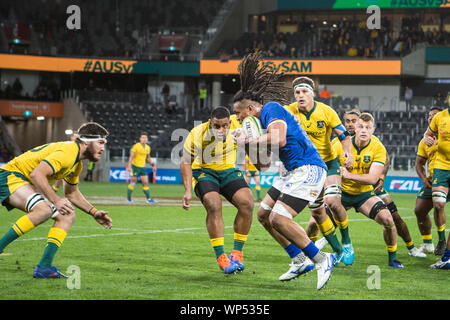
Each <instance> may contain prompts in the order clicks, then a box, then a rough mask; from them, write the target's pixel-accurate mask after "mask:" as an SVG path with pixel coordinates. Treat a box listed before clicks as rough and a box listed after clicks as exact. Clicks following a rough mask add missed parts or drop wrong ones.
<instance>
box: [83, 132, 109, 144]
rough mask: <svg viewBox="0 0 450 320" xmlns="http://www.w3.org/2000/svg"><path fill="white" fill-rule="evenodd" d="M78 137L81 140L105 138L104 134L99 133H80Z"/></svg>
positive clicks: (88, 140)
mask: <svg viewBox="0 0 450 320" xmlns="http://www.w3.org/2000/svg"><path fill="white" fill-rule="evenodd" d="M79 139H80V140H81V141H83V142H93V141H98V140H106V136H102V135H99V134H80V137H79Z"/></svg>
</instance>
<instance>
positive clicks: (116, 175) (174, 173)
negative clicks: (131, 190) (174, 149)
mask: <svg viewBox="0 0 450 320" xmlns="http://www.w3.org/2000/svg"><path fill="white" fill-rule="evenodd" d="M146 171H147V175H150V177H149V182H151V181H152V179H151V174H152V169H151V168H146ZM127 179H128V181H129V179H130V176H129V173H128V172H127V171H126V170H125V167H111V168H110V170H109V181H110V182H126V181H127ZM156 183H157V184H181V183H182V180H181V175H180V170H178V169H157V170H156Z"/></svg>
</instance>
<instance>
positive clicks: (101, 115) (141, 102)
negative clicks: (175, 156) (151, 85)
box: [77, 90, 189, 158]
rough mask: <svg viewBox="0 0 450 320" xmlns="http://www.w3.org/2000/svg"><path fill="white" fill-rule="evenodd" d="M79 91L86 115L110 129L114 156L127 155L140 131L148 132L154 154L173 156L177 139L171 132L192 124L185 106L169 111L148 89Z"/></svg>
mask: <svg viewBox="0 0 450 320" xmlns="http://www.w3.org/2000/svg"><path fill="white" fill-rule="evenodd" d="M77 94H78V98H79V101H80V102H81V103H80V106H81V108H82V111H83V112H84V113H85V116H86V118H87V119H88V120H89V121H95V122H98V123H100V124H102V125H104V126H105V127H106V128H108V129H109V131H110V136H109V141H110V144H109V149H110V152H111V157H112V158H114V157H117V158H120V157H122V156H123V155H125V156H128V154H129V149H130V148H131V146H132V145H133V144H134V143H135V142H136V141H137V139H138V137H139V135H140V133H141V132H147V133H148V134H149V144H150V145H151V146H152V153H151V156H154V157H160V158H170V152H171V150H172V148H173V147H174V146H175V145H176V144H177V143H178V141H171V134H172V132H173V131H174V130H175V129H178V128H187V127H188V126H189V123H188V122H189V121H187V120H186V114H185V111H184V109H183V108H182V107H180V106H174V110H175V113H174V114H168V113H167V112H166V110H165V109H164V107H163V105H162V104H161V103H160V102H155V101H153V100H152V97H151V96H150V95H148V94H145V93H130V92H113V93H111V92H101V91H94V92H93V91H86V90H82V91H78V93H77ZM119 119H120V121H118V120H119Z"/></svg>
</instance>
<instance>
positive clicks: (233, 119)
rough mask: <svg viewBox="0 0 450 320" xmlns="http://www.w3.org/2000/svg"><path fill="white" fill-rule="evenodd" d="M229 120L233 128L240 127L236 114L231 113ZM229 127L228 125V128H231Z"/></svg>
mask: <svg viewBox="0 0 450 320" xmlns="http://www.w3.org/2000/svg"><path fill="white" fill-rule="evenodd" d="M230 120H231V127H232V128H233V129H237V128H240V127H241V124H240V123H239V121H238V120H237V116H236V115H235V114H232V115H231V116H230ZM231 127H230V130H231Z"/></svg>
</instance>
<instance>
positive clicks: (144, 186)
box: [139, 175, 158, 203]
mask: <svg viewBox="0 0 450 320" xmlns="http://www.w3.org/2000/svg"><path fill="white" fill-rule="evenodd" d="M139 178H140V179H141V182H142V191H143V192H144V194H145V199H146V201H147V203H158V201H156V200H155V199H152V198H151V197H150V188H149V186H148V175H144V176H140V177H139Z"/></svg>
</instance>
